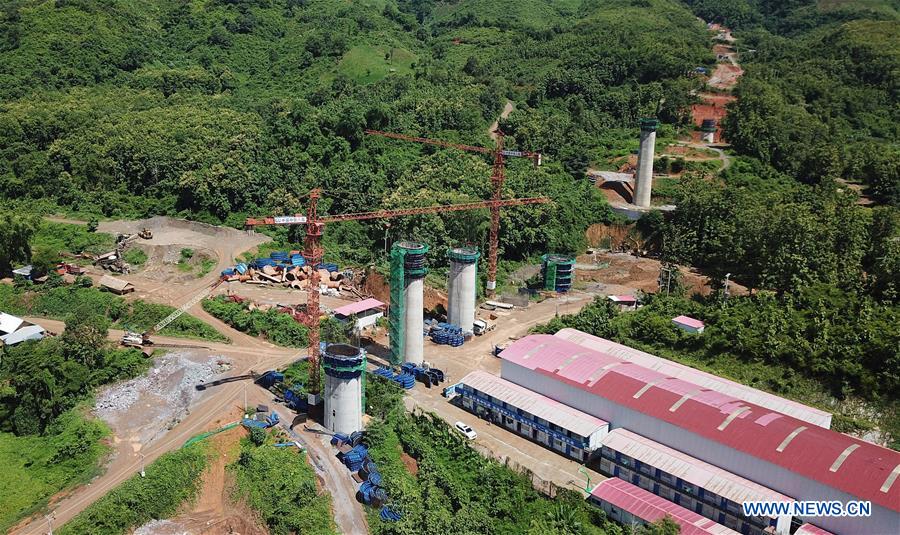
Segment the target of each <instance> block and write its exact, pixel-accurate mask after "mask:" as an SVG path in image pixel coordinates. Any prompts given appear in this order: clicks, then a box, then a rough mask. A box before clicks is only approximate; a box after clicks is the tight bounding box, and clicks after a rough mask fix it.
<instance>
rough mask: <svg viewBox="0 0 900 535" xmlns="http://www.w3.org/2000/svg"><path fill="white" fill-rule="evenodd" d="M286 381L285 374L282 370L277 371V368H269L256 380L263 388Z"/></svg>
mask: <svg viewBox="0 0 900 535" xmlns="http://www.w3.org/2000/svg"><path fill="white" fill-rule="evenodd" d="M283 381H284V374H283V373H281V372H276V371H275V370H269V371H267V372H266V373H264V374H263V375H262V377H260V378H259V379H257V380H256V383H257V384H258V385H260V386H261V387H263V388H271V387H272V386H273V385H275V384H276V383H281V382H283Z"/></svg>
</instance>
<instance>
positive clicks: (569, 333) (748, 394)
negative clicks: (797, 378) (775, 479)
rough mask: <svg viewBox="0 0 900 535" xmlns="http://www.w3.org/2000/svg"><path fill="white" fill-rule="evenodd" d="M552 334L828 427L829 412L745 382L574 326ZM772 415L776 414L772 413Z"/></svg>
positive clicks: (829, 424) (829, 420)
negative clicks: (644, 350) (692, 366)
mask: <svg viewBox="0 0 900 535" xmlns="http://www.w3.org/2000/svg"><path fill="white" fill-rule="evenodd" d="M554 336H556V337H557V338H562V339H564V340H568V341H570V342H574V343H576V344H578V345H580V346H584V347H586V348H588V349H592V350H594V351H597V352H600V353H604V354H606V355H612V356H613V357H616V358H619V359H622V360H627V361H630V362H634V363H635V364H637V365H638V366H642V367H644V368H650V369H651V370H655V371H658V372H659V373H662V374H665V375H667V376H669V377H677V378H679V379H684V380H685V381H687V382H689V383H695V384H697V385H700V386H703V387H706V388H709V389H711V390H716V391H718V392H723V393H725V394H729V395H733V396H735V397H737V398H740V399H743V400H746V401H749V402H751V403H755V404H757V405H760V406H762V407H765V408H767V409H771V410H773V411H777V412H778V413H780V414H787V415H789V416H793V417H795V418H799V419H800V420H804V421H807V422H812V423H814V424H815V425H818V426H821V427H827V428H830V427H831V414H829V413H828V412H825V411H823V410H820V409H816V408H814V407H809V406H807V405H803V404H801V403H797V402H796V401H792V400H789V399H785V398H782V397H779V396H776V395H775V394H770V393H768V392H763V391H762V390H757V389H755V388H752V387H749V386H747V385H742V384H740V383H736V382H734V381H730V380H728V379H725V378H722V377H719V376H717V375H713V374H711V373H707V372H704V371H701V370H698V369H695V368H691V367H690V366H685V365H683V364H679V363H678V362H675V361H672V360H668V359H664V358H662V357H657V356H656V355H651V354H650V353H645V352H643V351H639V350H637V349H635V348H633V347H629V346H625V345H622V344H618V343H616V342H613V341H612V340H607V339H605V338H600V337H597V336H593V335H590V334H588V333H585V332H582V331H579V330H576V329H568V328H567V329H560V330H559V332H557V333H556V334H555V335H554ZM772 417H776V418H777V417H778V416H777V415H773V416H772Z"/></svg>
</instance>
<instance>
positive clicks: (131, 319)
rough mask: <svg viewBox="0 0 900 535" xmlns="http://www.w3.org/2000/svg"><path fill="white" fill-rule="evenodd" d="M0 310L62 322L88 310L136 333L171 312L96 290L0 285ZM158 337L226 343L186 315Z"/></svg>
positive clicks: (223, 339)
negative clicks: (34, 288)
mask: <svg viewBox="0 0 900 535" xmlns="http://www.w3.org/2000/svg"><path fill="white" fill-rule="evenodd" d="M0 307H2V310H4V311H6V312H8V313H11V314H19V315H29V316H42V317H46V318H51V319H59V320H64V319H66V317H67V316H68V315H70V314H72V313H74V312H77V311H82V310H90V311H93V312H96V313H99V314H102V315H104V316H106V317H107V318H109V320H110V321H112V326H113V327H115V328H127V329H131V330H137V331H145V330H147V329H150V328H151V327H153V326H154V325H156V324H157V323H158V322H159V321H160V320H162V319H163V318H165V317H166V316H168V315H169V314H171V313H172V312H173V311H174V310H175V308H174V307H170V306H168V305H160V304H156V303H148V302H146V301H141V300H137V301H132V302H129V301H126V300H125V299H123V298H121V297H119V296H117V295H114V294H112V293H109V292H105V291H102V290H99V289H97V288H76V287H73V286H64V287H59V288H50V289H41V290H38V291H27V290H21V289H17V288H13V287H11V286H7V285H0ZM159 334H162V335H165V336H180V337H184V338H197V339H200V340H210V341H214V342H227V341H229V340H228V338H227V337H225V336H223V335H222V334H220V333H219V332H218V331H217V330H215V329H213V328H212V327H210V326H209V325H207V324H206V323H203V322H202V321H200V320H198V319H197V318H195V317H193V316H191V315H189V314H183V315H182V316H181V317H179V318H178V319H177V320H175V321H173V322H172V323H170V324H169V325H168V326H167V327H166V328H165V329H163V330H162V331H161V332H160V333H159Z"/></svg>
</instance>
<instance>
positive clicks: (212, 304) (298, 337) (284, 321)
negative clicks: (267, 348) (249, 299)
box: [203, 296, 324, 347]
mask: <svg viewBox="0 0 900 535" xmlns="http://www.w3.org/2000/svg"><path fill="white" fill-rule="evenodd" d="M247 307H248V305H247V304H245V303H235V302H233V301H229V300H228V299H226V298H225V297H224V296H218V297H215V298H213V299H205V300H204V301H203V310H205V311H207V312H209V313H210V314H212V315H213V316H215V317H216V318H219V319H220V320H222V321H224V322H225V323H227V324H228V325H229V326H231V327H234V328H235V329H237V330H239V331H241V332H245V333H247V334H249V335H250V336H260V335H262V336H265V337H266V338H267V339H269V340H270V341H271V342H272V343H275V344H278V345H281V346H286V347H306V345H307V344H308V343H309V329H307V328H306V327H305V326H304V325H301V324H299V323H297V321H295V320H294V318H292V317H291V316H289V315H288V314H284V313H282V312H278V311H277V310H275V309H271V310H267V311H266V312H262V311H260V310H249V309H248V308H247ZM323 339H324V338H323Z"/></svg>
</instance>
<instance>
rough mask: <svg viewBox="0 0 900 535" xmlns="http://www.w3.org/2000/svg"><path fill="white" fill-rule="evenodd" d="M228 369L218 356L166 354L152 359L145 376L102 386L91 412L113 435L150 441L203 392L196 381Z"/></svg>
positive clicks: (183, 413)
mask: <svg viewBox="0 0 900 535" xmlns="http://www.w3.org/2000/svg"><path fill="white" fill-rule="evenodd" d="M229 369H231V364H230V363H229V362H228V361H227V360H225V359H224V358H222V357H217V356H212V357H206V356H197V355H196V354H192V353H191V352H190V351H184V352H173V353H168V354H166V355H164V356H162V357H159V358H157V359H156V361H155V362H154V363H153V367H151V368H150V370H149V371H148V372H147V374H146V375H143V376H141V377H136V378H134V379H131V380H130V381H125V382H123V383H119V384H117V385H113V386H111V387H109V388H106V389H105V390H103V391H102V392H100V394H99V395H98V396H97V401H96V405H95V408H94V413H95V414H96V415H97V416H98V417H100V418H101V419H103V420H104V421H105V422H107V423H108V424H110V425H111V426H112V427H113V429H114V430H116V434H117V435H120V436H122V435H124V436H129V435H132V434H135V433H136V434H138V435H140V436H141V440H142V441H147V440H152V439H153V438H155V437H156V436H157V435H158V434H159V433H160V432H163V431H164V430H165V429H166V428H168V427H171V425H172V424H174V423H177V422H178V421H180V420H181V418H182V417H183V416H184V415H185V414H186V413H187V412H188V410H189V409H190V407H191V405H192V403H193V402H194V401H195V400H196V398H197V397H199V396H201V395H202V394H203V392H200V391H197V390H196V388H195V386H196V385H197V384H198V383H204V382H207V381H210V380H211V379H213V378H214V377H216V376H218V375H221V374H222V373H224V372H227V371H228V370H229Z"/></svg>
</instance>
